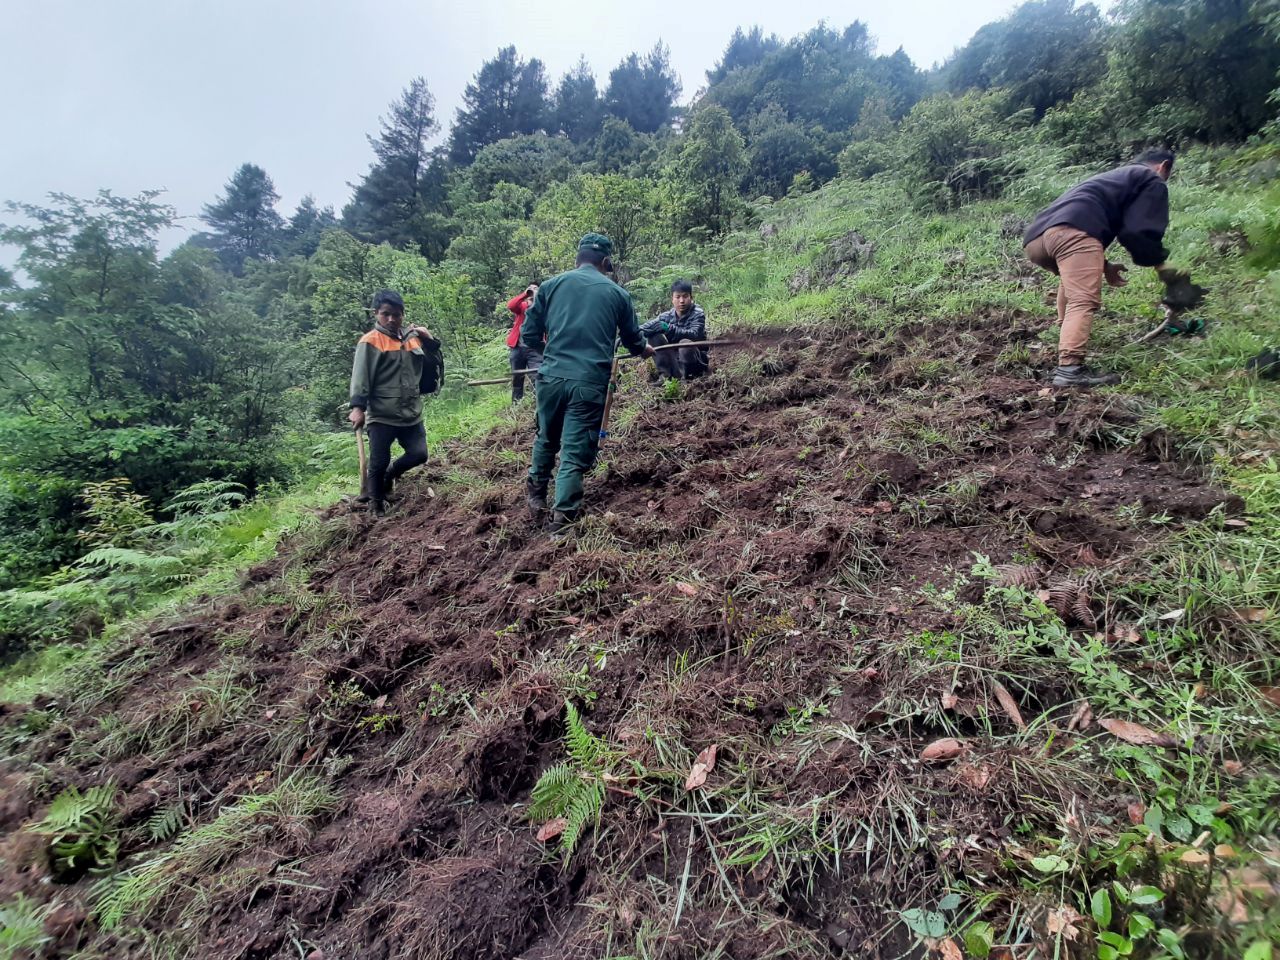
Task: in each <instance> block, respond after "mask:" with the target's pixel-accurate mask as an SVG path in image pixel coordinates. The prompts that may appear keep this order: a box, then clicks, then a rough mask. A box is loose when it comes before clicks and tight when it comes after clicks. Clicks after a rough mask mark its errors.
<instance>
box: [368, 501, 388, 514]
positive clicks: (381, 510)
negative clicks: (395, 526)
mask: <svg viewBox="0 0 1280 960" xmlns="http://www.w3.org/2000/svg"><path fill="white" fill-rule="evenodd" d="M369 512H370V513H372V514H373V515H374V516H375V517H385V516H386V515H387V501H385V500H370V501H369Z"/></svg>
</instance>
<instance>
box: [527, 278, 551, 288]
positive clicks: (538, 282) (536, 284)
mask: <svg viewBox="0 0 1280 960" xmlns="http://www.w3.org/2000/svg"><path fill="white" fill-rule="evenodd" d="M544 283H546V281H545V280H530V281H529V283H528V286H527V287H526V288H525V289H528V287H540V286H542V285H543V284H544Z"/></svg>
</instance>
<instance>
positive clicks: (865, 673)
mask: <svg viewBox="0 0 1280 960" xmlns="http://www.w3.org/2000/svg"><path fill="white" fill-rule="evenodd" d="M878 676H880V671H879V670H877V669H876V668H875V667H863V668H862V679H863V680H874V679H875V678H876V677H878Z"/></svg>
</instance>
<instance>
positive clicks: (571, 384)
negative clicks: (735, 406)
mask: <svg viewBox="0 0 1280 960" xmlns="http://www.w3.org/2000/svg"><path fill="white" fill-rule="evenodd" d="M612 254H613V243H612V241H610V240H609V238H608V237H605V236H601V235H600V234H598V233H588V234H587V235H586V236H585V237H583V238H582V239H581V240H579V241H578V259H577V264H576V266H575V268H574V269H573V270H570V271H569V272H568V273H562V274H560V275H559V276H557V277H552V278H551V279H550V280H548V281H547V282H546V283H544V284H542V285H541V286H540V287H539V288H538V293H537V296H535V297H534V299H533V304H532V306H530V307H529V310H528V312H527V313H526V314H525V320H524V327H523V329H522V330H521V331H520V338H521V341H522V343H523V344H524V346H526V347H529V348H531V349H532V348H535V347H541V345H542V340H543V337H544V336H545V337H546V347H545V348H544V351H543V360H542V366H541V368H540V369H539V370H538V438H537V440H535V441H534V444H533V463H532V465H531V466H530V467H529V480H528V487H527V490H528V497H529V508H530V510H531V511H533V514H534V517H535V519H541V518H543V517H545V515H546V512H547V509H548V505H547V486H548V484H549V483H550V482H551V469H552V467H553V466H555V461H556V454H557V453H559V454H560V472H559V473H558V474H557V475H556V498H555V504H554V507H555V511H554V513H553V514H552V516H551V521H550V523H549V524H548V525H547V531H548V532H549V533H551V534H552V535H553V536H559V535H562V534H563V533H564V531H565V529H566V528H567V527H568V526H569V525H570V524H572V523H573V522H574V521H575V520H577V519H578V513H579V511H580V510H581V509H582V475H583V474H584V473H585V472H586V471H588V470H590V469H591V467H592V466H593V465H594V464H595V460H596V451H597V449H598V448H599V445H600V421H601V419H602V418H603V416H604V403H605V398H606V397H607V396H608V391H609V373H610V370H611V368H612V367H613V356H614V343H615V340H616V339H617V338H621V340H622V343H623V345H624V346H625V347H626V348H627V349H628V350H630V351H631V355H632V356H644V357H651V356H653V347H651V346H649V345H648V344H646V343H645V341H644V337H642V336H641V335H640V326H639V324H638V323H636V311H635V307H634V306H633V305H632V303H631V294H629V293H627V291H625V290H623V289H622V287H620V286H618V285H617V284H616V283H614V282H613V281H612V280H610V279H609V277H608V276H606V274H609V273H612V272H613V263H612V262H611V261H610V259H609V258H610V257H611V255H612Z"/></svg>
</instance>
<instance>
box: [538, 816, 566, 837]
mask: <svg viewBox="0 0 1280 960" xmlns="http://www.w3.org/2000/svg"><path fill="white" fill-rule="evenodd" d="M568 825H569V820H568V818H567V817H552V818H551V819H550V820H548V821H547V822H546V823H544V824H543V825H542V826H541V827H539V828H538V842H539V843H546V842H547V841H548V840H554V839H555V838H556V837H558V836H560V834H562V833H564V828H565V827H567V826H568Z"/></svg>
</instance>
